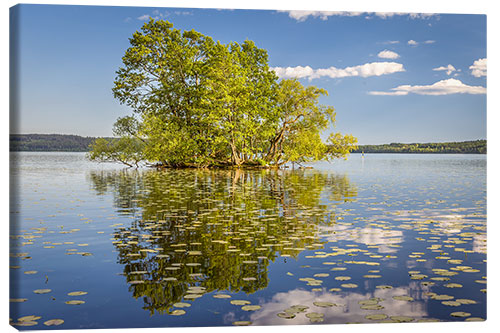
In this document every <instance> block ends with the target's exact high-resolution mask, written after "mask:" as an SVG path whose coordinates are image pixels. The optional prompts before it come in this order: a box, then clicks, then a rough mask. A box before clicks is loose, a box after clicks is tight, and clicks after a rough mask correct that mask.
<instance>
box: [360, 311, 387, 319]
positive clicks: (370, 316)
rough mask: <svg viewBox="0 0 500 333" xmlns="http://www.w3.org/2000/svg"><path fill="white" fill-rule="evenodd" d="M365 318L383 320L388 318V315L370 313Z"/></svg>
mask: <svg viewBox="0 0 500 333" xmlns="http://www.w3.org/2000/svg"><path fill="white" fill-rule="evenodd" d="M365 318H366V319H368V320H383V319H387V315H385V314H383V313H379V314H370V315H366V316H365Z"/></svg>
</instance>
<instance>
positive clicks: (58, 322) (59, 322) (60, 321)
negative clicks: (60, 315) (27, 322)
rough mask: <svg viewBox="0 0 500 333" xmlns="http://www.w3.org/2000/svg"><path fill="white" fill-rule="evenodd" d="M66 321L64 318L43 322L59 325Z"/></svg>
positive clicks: (46, 324)
mask: <svg viewBox="0 0 500 333" xmlns="http://www.w3.org/2000/svg"><path fill="white" fill-rule="evenodd" d="M63 323H64V320H62V319H50V320H47V321H46V322H44V323H43V324H44V325H45V326H59V325H61V324H63Z"/></svg>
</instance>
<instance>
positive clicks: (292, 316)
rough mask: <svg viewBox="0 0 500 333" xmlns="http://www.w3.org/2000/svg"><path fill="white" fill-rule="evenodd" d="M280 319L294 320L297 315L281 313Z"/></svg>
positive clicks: (279, 314)
mask: <svg viewBox="0 0 500 333" xmlns="http://www.w3.org/2000/svg"><path fill="white" fill-rule="evenodd" d="M277 316H278V317H280V318H283V319H293V318H295V314H293V313H287V312H280V313H278V314H277Z"/></svg>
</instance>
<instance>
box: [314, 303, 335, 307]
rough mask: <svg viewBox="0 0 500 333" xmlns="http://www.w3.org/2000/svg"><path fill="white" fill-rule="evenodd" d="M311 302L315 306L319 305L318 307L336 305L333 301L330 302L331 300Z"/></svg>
mask: <svg viewBox="0 0 500 333" xmlns="http://www.w3.org/2000/svg"><path fill="white" fill-rule="evenodd" d="M313 304H314V305H315V306H318V307H320V308H329V307H332V306H336V304H335V303H331V302H313Z"/></svg>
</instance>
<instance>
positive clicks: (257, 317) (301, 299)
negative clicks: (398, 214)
mask: <svg viewBox="0 0 500 333" xmlns="http://www.w3.org/2000/svg"><path fill="white" fill-rule="evenodd" d="M425 292H426V288H425V287H422V286H420V285H418V284H417V283H412V284H411V285H410V286H408V287H399V288H394V289H377V290H375V291H374V292H372V293H360V292H349V293H347V292H342V293H331V292H327V291H326V290H323V291H320V292H312V291H307V290H303V289H294V290H290V291H288V292H284V293H277V294H276V295H274V296H273V298H272V299H271V300H270V301H269V302H266V303H264V304H262V308H261V309H260V310H259V311H256V312H255V313H253V314H252V315H251V317H250V318H251V321H252V322H253V323H254V324H255V325H286V324H288V325H301V324H310V323H311V320H310V318H308V317H307V316H305V315H304V314H302V313H296V316H295V317H294V318H292V319H291V320H290V319H284V318H280V317H278V316H276V313H280V312H283V311H284V310H286V309H287V308H290V306H291V305H292V306H293V305H294V304H295V305H302V306H305V307H308V309H307V310H308V312H311V311H314V312H315V313H320V314H323V318H324V323H326V324H340V323H367V322H373V320H370V319H368V318H366V316H370V315H374V314H379V315H384V314H387V315H388V316H387V318H386V319H387V320H388V321H390V322H397V321H395V319H397V320H399V321H401V319H402V318H399V317H408V319H407V321H415V320H418V319H422V318H425V317H426V316H427V315H428V313H427V306H426V305H425V303H424V302H418V301H417V300H420V301H421V300H423V299H425V296H423V294H424V293H425ZM407 295H412V298H413V299H414V300H415V301H410V302H407V301H401V300H398V299H395V298H394V297H396V298H397V297H398V296H407ZM320 303H326V304H327V305H330V304H333V305H332V306H327V307H325V306H321V305H322V304H320ZM328 303H330V304H328ZM367 304H377V305H378V307H377V310H374V309H371V308H370V307H369V306H366V305H367ZM318 305H320V306H318ZM389 316H390V317H389ZM391 317H393V318H395V319H391Z"/></svg>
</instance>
